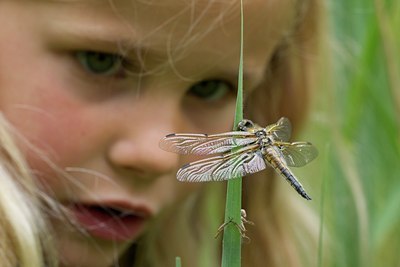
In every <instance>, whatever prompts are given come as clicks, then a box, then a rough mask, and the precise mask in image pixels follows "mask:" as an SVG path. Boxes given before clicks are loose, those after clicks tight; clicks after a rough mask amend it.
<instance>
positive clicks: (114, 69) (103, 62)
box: [76, 51, 124, 76]
mask: <svg viewBox="0 0 400 267" xmlns="http://www.w3.org/2000/svg"><path fill="white" fill-rule="evenodd" d="M76 57H77V58H78V61H79V63H80V64H81V65H82V66H83V67H84V68H85V70H86V71H88V72H90V73H93V74H97V75H104V76H111V75H115V74H118V73H119V72H121V70H122V67H123V63H124V58H123V57H121V56H120V55H117V54H111V53H103V52H95V51H79V52H77V53H76Z"/></svg>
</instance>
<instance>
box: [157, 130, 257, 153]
mask: <svg viewBox="0 0 400 267" xmlns="http://www.w3.org/2000/svg"><path fill="white" fill-rule="evenodd" d="M257 140H258V138H257V137H256V136H255V135H254V134H252V133H249V132H240V131H234V132H227V133H221V134H212V135H207V134H185V133H177V134H169V135H167V136H165V137H164V138H163V139H161V140H160V148H162V149H164V150H166V151H170V152H175V153H178V154H196V155H208V154H216V153H224V152H228V151H230V150H232V149H233V148H236V147H241V146H246V145H250V144H253V143H255V142H256V141H257Z"/></svg>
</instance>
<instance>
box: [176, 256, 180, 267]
mask: <svg viewBox="0 0 400 267" xmlns="http://www.w3.org/2000/svg"><path fill="white" fill-rule="evenodd" d="M181 266H182V264H181V258H180V257H176V258H175V267H181Z"/></svg>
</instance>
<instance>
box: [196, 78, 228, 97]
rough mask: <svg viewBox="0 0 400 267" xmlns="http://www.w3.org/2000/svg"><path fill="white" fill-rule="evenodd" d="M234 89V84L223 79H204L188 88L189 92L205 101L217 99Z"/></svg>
mask: <svg viewBox="0 0 400 267" xmlns="http://www.w3.org/2000/svg"><path fill="white" fill-rule="evenodd" d="M233 90H234V86H233V85H232V84H231V83H230V82H227V81H224V80H205V81H201V82H198V83H196V84H194V85H193V86H192V87H190V88H189V94H191V95H192V96H195V97H198V98H201V99H203V100H206V101H217V100H219V99H221V98H223V97H224V96H226V95H227V94H228V93H230V92H232V91H233Z"/></svg>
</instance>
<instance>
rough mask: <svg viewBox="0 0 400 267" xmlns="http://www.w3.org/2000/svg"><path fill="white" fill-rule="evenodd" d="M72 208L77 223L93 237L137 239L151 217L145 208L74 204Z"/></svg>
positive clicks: (114, 239) (121, 239)
mask: <svg viewBox="0 0 400 267" xmlns="http://www.w3.org/2000/svg"><path fill="white" fill-rule="evenodd" d="M70 210H71V211H72V214H73V215H74V217H75V220H76V222H77V224H78V225H79V226H81V227H82V228H83V229H84V230H85V231H87V233H89V234H90V235H92V236H93V237H96V238H101V239H106V240H113V241H121V242H123V241H130V240H133V239H135V238H136V237H137V236H138V235H139V234H140V233H141V232H142V229H143V227H144V224H145V222H146V221H147V219H148V218H149V213H148V212H147V211H146V210H144V209H140V208H128V209H126V208H121V207H117V206H112V205H110V206H107V205H86V204H73V205H71V206H70Z"/></svg>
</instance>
